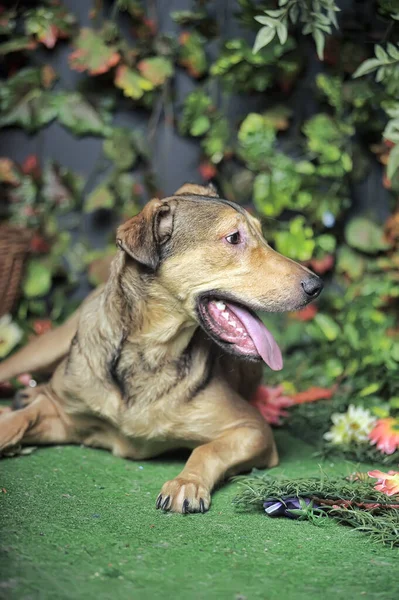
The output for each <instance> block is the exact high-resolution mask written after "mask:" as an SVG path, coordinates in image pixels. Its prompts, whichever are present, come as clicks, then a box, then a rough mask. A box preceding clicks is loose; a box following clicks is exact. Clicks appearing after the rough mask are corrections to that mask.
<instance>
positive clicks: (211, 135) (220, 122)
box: [201, 117, 230, 164]
mask: <svg viewBox="0 0 399 600" xmlns="http://www.w3.org/2000/svg"><path fill="white" fill-rule="evenodd" d="M229 137H230V127H229V123H228V121H227V119H225V118H223V117H219V118H218V119H216V120H215V121H214V123H213V125H212V127H211V128H210V129H209V131H208V133H207V135H206V137H205V138H204V139H203V141H202V144H201V146H202V147H203V149H204V151H205V154H206V155H207V156H208V157H209V158H210V159H211V161H212V162H213V163H214V164H218V163H219V162H220V161H221V160H222V159H223V157H224V153H225V152H226V150H227V144H228V141H229Z"/></svg>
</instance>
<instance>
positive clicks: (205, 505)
mask: <svg viewBox="0 0 399 600" xmlns="http://www.w3.org/2000/svg"><path fill="white" fill-rule="evenodd" d="M210 504H211V495H210V493H209V490H208V488H207V487H205V486H204V485H203V484H202V483H201V482H200V481H197V480H194V479H188V478H183V477H176V478H175V479H172V480H171V481H167V482H166V483H165V484H164V485H163V487H162V490H161V493H160V494H159V496H158V498H157V503H156V508H160V509H162V510H170V511H172V512H179V513H183V514H185V513H193V512H202V513H204V512H206V511H207V510H208V509H209V506H210Z"/></svg>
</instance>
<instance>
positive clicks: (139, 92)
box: [115, 65, 154, 100]
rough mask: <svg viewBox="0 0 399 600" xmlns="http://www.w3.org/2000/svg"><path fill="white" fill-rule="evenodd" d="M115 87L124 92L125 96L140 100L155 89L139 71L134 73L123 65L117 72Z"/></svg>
mask: <svg viewBox="0 0 399 600" xmlns="http://www.w3.org/2000/svg"><path fill="white" fill-rule="evenodd" d="M115 85H116V87H117V88H119V89H121V90H122V91H123V94H124V96H127V97H128V98H133V99H134V100H139V99H140V98H142V97H143V95H144V94H145V92H150V91H151V90H153V89H154V84H153V83H151V81H149V80H148V79H145V78H144V77H142V76H141V75H140V74H139V73H138V72H137V71H134V70H133V69H131V68H130V67H126V65H121V66H120V67H118V69H117V71H116V77H115Z"/></svg>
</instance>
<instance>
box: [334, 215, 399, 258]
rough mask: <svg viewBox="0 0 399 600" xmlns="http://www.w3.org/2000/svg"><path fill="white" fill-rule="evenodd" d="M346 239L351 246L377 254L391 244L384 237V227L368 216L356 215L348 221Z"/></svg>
mask: <svg viewBox="0 0 399 600" xmlns="http://www.w3.org/2000/svg"><path fill="white" fill-rule="evenodd" d="M345 239H346V242H347V243H348V244H349V246H351V247H352V248H355V249H356V250H360V251H362V252H365V253H367V254H376V253H377V252H380V251H381V250H387V249H388V248H390V246H391V244H390V243H389V242H388V241H387V240H386V239H385V237H384V230H383V228H382V227H380V226H379V225H377V224H376V223H374V222H373V221H370V220H369V219H367V218H366V217H355V218H353V219H352V220H351V221H350V222H349V223H348V225H347V226H346V229H345Z"/></svg>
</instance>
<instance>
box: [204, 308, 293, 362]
mask: <svg viewBox="0 0 399 600" xmlns="http://www.w3.org/2000/svg"><path fill="white" fill-rule="evenodd" d="M198 309H199V314H200V318H201V321H202V324H203V326H204V328H205V329H206V331H207V332H208V333H209V334H210V335H211V337H212V338H213V339H215V340H216V341H217V342H219V343H221V345H222V346H223V347H224V348H226V349H228V350H230V351H232V352H234V353H235V354H240V355H242V356H246V357H248V358H252V359H263V360H264V361H265V363H266V364H267V365H268V366H269V367H270V368H271V369H273V371H280V370H281V369H282V368H283V358H282V356H281V350H280V348H279V346H278V344H277V342H276V340H275V339H274V337H273V336H272V334H271V333H270V331H269V330H268V329H267V327H266V326H265V325H264V324H263V323H262V321H261V320H260V319H259V317H257V316H256V315H255V314H254V313H253V312H252V311H251V310H249V309H248V308H246V307H245V306H241V305H240V306H239V305H238V304H235V303H234V302H230V301H222V300H219V299H215V298H205V299H202V300H200V301H199V303H198Z"/></svg>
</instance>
